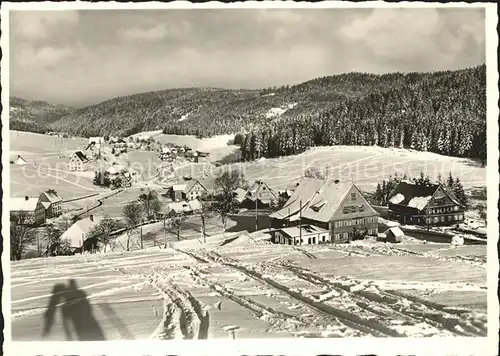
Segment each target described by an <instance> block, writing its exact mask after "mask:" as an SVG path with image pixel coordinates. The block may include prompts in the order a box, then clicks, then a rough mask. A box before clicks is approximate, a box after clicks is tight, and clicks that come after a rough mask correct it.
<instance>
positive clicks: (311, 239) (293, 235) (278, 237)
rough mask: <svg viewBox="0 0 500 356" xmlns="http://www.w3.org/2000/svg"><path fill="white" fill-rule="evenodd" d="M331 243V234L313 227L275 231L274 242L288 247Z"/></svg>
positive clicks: (295, 227) (306, 226)
mask: <svg viewBox="0 0 500 356" xmlns="http://www.w3.org/2000/svg"><path fill="white" fill-rule="evenodd" d="M329 241H330V232H329V231H328V230H325V229H322V228H320V227H317V226H313V225H303V226H292V227H286V228H282V229H279V230H277V231H275V233H274V237H273V242H274V243H281V244H286V245H303V244H308V245H311V244H321V243H325V242H329Z"/></svg>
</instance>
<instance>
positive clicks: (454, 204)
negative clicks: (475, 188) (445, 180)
mask: <svg viewBox="0 0 500 356" xmlns="http://www.w3.org/2000/svg"><path fill="white" fill-rule="evenodd" d="M388 205H389V206H388V208H389V209H388V213H389V218H390V219H393V220H396V221H399V222H400V223H401V224H414V225H421V226H429V225H455V224H459V223H461V222H463V220H464V211H465V207H463V206H461V205H460V203H459V201H458V199H457V198H456V196H455V194H454V193H453V192H452V191H451V190H450V189H448V188H445V187H443V186H442V185H441V184H416V183H413V182H409V181H404V182H401V183H399V184H398V185H397V186H396V188H395V189H394V191H393V192H392V193H391V198H390V199H389V204H388Z"/></svg>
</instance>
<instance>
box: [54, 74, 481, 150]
mask: <svg viewBox="0 0 500 356" xmlns="http://www.w3.org/2000/svg"><path fill="white" fill-rule="evenodd" d="M50 127H51V129H53V130H57V131H64V132H69V133H72V134H75V135H81V136H92V135H105V134H113V135H123V136H126V135H130V134H133V133H137V132H140V131H147V130H157V129H163V130H164V132H165V133H172V134H194V135H198V136H213V135H217V134H227V133H238V132H242V133H245V140H244V142H243V143H244V145H243V153H244V156H245V158H246V159H255V158H259V157H261V156H266V157H273V156H279V155H288V154H295V153H300V152H302V151H304V150H305V149H306V148H307V147H309V146H311V145H331V144H347V145H351V144H352V145H372V144H377V145H380V146H396V147H399V146H401V145H403V146H405V147H413V148H415V149H417V150H430V151H435V152H440V153H444V154H449V155H458V156H471V157H482V156H484V155H485V154H486V152H485V147H484V144H485V142H486V67H485V65H482V66H478V67H475V68H470V69H463V70H458V71H442V72H434V73H407V74H403V73H393V74H386V75H373V74H364V73H348V74H341V75H335V76H329V77H323V78H317V79H313V80H310V81H308V82H304V83H301V84H298V85H294V86H285V87H279V88H267V89H263V90H225V89H214V88H187V89H170V90H163V91H155V92H148V93H141V94H136V95H131V96H124V97H118V98H114V99H111V100H108V101H105V102H102V103H99V104H96V105H93V106H89V107H85V108H83V109H78V110H75V111H72V112H70V113H69V114H67V115H64V116H63V117H62V118H60V119H59V120H57V121H55V122H53V123H50ZM240 138H241V137H240Z"/></svg>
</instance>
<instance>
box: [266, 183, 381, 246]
mask: <svg viewBox="0 0 500 356" xmlns="http://www.w3.org/2000/svg"><path fill="white" fill-rule="evenodd" d="M378 216H379V214H378V213H377V212H376V211H375V210H374V209H373V208H372V207H371V205H370V204H369V203H368V202H367V201H366V199H365V198H364V197H363V195H362V194H361V192H360V190H359V189H358V188H357V187H356V186H355V185H354V184H353V183H351V182H340V181H339V180H333V179H328V180H322V179H316V178H304V179H303V180H302V181H301V182H300V183H299V185H298V186H297V188H296V189H295V191H294V192H293V194H292V196H291V197H290V199H288V201H287V202H286V203H285V205H284V206H283V208H282V209H281V210H278V211H276V212H274V213H273V214H271V215H270V216H269V217H270V218H271V226H272V227H273V228H275V229H276V228H277V229H279V228H283V227H291V226H297V225H299V224H306V225H312V226H315V227H319V228H321V229H324V230H327V231H329V233H330V240H331V241H332V242H346V241H350V240H352V239H355V238H360V237H362V236H364V235H366V234H368V235H376V234H377V230H378Z"/></svg>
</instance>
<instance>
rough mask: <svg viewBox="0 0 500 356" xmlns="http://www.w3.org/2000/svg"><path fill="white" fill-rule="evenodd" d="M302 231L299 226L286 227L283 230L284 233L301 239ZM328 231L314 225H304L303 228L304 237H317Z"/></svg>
mask: <svg viewBox="0 0 500 356" xmlns="http://www.w3.org/2000/svg"><path fill="white" fill-rule="evenodd" d="M300 230H301V229H299V227H298V226H293V227H286V228H283V229H281V231H282V232H283V233H285V234H286V235H288V236H290V237H300ZM327 232H328V230H325V229H322V228H320V227H317V226H314V225H303V226H302V236H309V235H316V234H322V233H327Z"/></svg>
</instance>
